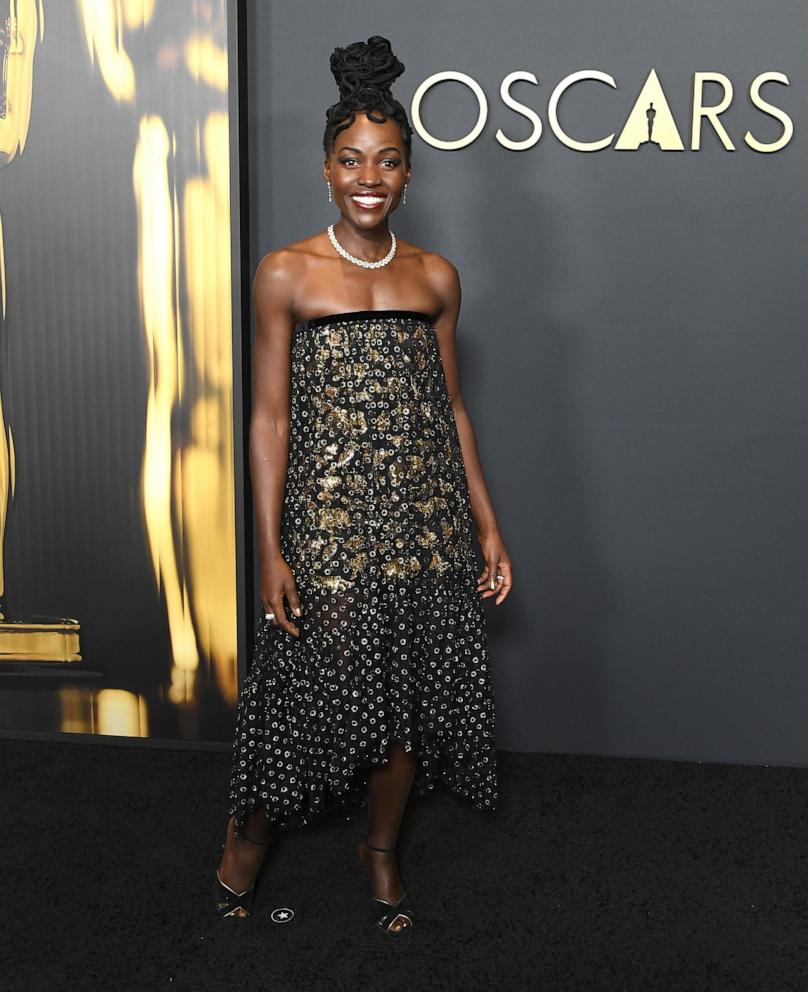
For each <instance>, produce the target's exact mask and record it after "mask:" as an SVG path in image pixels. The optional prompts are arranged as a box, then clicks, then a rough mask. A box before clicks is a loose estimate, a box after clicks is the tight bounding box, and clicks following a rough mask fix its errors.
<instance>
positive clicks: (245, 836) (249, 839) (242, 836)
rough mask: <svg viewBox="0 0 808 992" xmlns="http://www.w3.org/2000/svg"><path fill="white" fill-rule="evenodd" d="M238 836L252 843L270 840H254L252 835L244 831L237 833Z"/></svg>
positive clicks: (264, 842)
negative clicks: (249, 835)
mask: <svg viewBox="0 0 808 992" xmlns="http://www.w3.org/2000/svg"><path fill="white" fill-rule="evenodd" d="M236 836H237V837H241V839H242V840H248V841H249V842H250V843H251V844H269V841H268V840H253V839H252V837H248V836H247V834H246V833H244V832H242V833H240V834H236Z"/></svg>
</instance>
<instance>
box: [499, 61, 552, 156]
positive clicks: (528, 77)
mask: <svg viewBox="0 0 808 992" xmlns="http://www.w3.org/2000/svg"><path fill="white" fill-rule="evenodd" d="M521 81H524V82H527V83H533V85H534V86H538V85H539V81H538V79H536V77H535V76H534V75H533V73H532V72H525V71H524V70H521V69H517V70H516V71H515V72H510V73H508V75H507V76H506V77H505V78H504V79H503V80H502V85H501V86H500V88H499V95H500V99H501V100H502V102H503V103H504V104H505V106H506V107H510V108H511V110H515V111H516V112H517V113H518V114H522V115H523V116H524V117H527V119H528V120H529V121H531V123H532V124H533V130H532V131H531V133H530V134H529V135H528V137H527V138H524V139H523V140H522V141H514V140H513V139H512V138H509V137H507V136H506V134H505V132H504V131H503V130H502V128H497V133H496V134H495V135H494V137H495V138H496V139H497V141H498V142H499V143H500V144H501V145H502V146H503V147H505V148H510V150H511V151H512V152H522V151H524V150H525V149H526V148H532V147H533V145H535V144H536V142H537V141H538V140H539V138H540V137H541V130H542V123H541V117H539V115H538V114H537V113H536V111H535V110H531V108H530V107H526V106H525V104H524V103H520V102H519V101H518V100H514V98H513V97H512V96H511V93H510V90H511V84H512V83H515V82H521Z"/></svg>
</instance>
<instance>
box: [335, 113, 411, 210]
mask: <svg viewBox="0 0 808 992" xmlns="http://www.w3.org/2000/svg"><path fill="white" fill-rule="evenodd" d="M323 175H324V177H325V178H326V179H328V180H330V181H331V188H332V191H333V196H334V202H335V203H336V205H337V207H338V209H339V210H340V212H341V213H342V214H343V215H344V216H345V217H346V218H347V219H348V220H349V221H351V223H353V224H355V225H356V226H357V227H376V225H377V224H379V223H380V222H382V221H384V219H385V218H386V217H387V216H388V215H389V214H390V213H392V212H393V210H395V208H396V207H397V206H398V203H399V200H400V199H401V193H402V191H403V189H404V184H405V183H406V182H408V181H409V178H410V170H409V169H408V168H407V167H406V165H405V159H404V139H403V138H402V136H401V128H400V127H399V126H398V124H396V122H395V121H394V120H392V119H390V118H388V119H387V120H386V121H385V122H384V124H377V123H375V122H374V121H372V120H370V119H369V118H368V116H367V114H366V113H364V112H361V111H358V112H357V114H356V120H355V121H354V123H353V124H352V125H351V126H350V127H346V128H345V129H344V130H342V131H340V132H339V134H338V135H337V140H336V141H335V142H334V150H333V151H332V153H331V154H330V155H329V157H328V158H327V159H326V161H325V166H324V168H323ZM362 194H365V196H364V198H363V197H362Z"/></svg>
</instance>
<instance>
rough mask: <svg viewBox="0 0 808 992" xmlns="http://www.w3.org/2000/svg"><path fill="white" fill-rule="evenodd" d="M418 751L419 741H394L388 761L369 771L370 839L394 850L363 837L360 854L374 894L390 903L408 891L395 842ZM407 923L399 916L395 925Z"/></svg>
mask: <svg viewBox="0 0 808 992" xmlns="http://www.w3.org/2000/svg"><path fill="white" fill-rule="evenodd" d="M416 755H417V743H416V745H415V747H414V748H413V750H412V751H409V752H407V751H405V750H404V746H403V745H402V744H401V743H400V742H399V741H393V742H392V744H391V745H390V750H389V754H388V761H387V762H386V764H384V765H379V766H377V767H376V768H373V769H371V771H370V772H369V773H368V827H369V829H368V840H369V842H370V843H371V844H373V845H375V846H376V847H390V848H393V850H392V851H390V852H383V851H375V850H374V849H373V848H372V847H368V846H367V844H365V843H364V841H362V842H360V844H359V857H360V858H361V860H362V863H363V864H364V866H365V868H366V870H367V872H368V874H369V876H370V880H371V891H372V893H373V896H374V898H376V899H383V900H384V901H385V902H389V903H396V902H398V900H399V899H400V898H401V896H402V895H403V894H404V885H403V883H402V881H401V876H400V875H399V873H398V865H397V862H396V854H395V846H396V842H397V841H398V831H399V827H400V826H401V819H402V817H403V815H404V809H405V807H406V805H407V799H408V798H409V795H410V791H411V789H412V783H413V779H414V777H415V767H416V761H417V757H416ZM407 925H408V924H407V923H406V921H402V920H397V921H396V922H395V923H394V924H393V926H392V929H393V930H395V931H396V932H398V931H399V930H400V929H401V927H402V926H407Z"/></svg>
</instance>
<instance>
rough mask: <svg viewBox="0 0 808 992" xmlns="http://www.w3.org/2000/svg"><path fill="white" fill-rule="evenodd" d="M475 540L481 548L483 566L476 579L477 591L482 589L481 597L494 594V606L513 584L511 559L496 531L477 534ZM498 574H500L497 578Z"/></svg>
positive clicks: (501, 599) (484, 597) (504, 596)
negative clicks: (483, 560)
mask: <svg viewBox="0 0 808 992" xmlns="http://www.w3.org/2000/svg"><path fill="white" fill-rule="evenodd" d="M477 540H478V541H479V542H480V547H481V548H482V550H483V558H484V559H485V567H484V568H483V570H482V572H481V573H480V577H479V579H478V580H477V592H480V591H481V590H482V589H484V590H485V592H483V594H482V596H481V598H482V599H486V597H488V596H496V597H497V599H496V604H495V605H496V606H499V604H500V603H501V602H502V601H503V599H505V598H506V596H507V595H508V593H509V592H510V591H511V586H512V585H513V572H512V569H511V559H510V558H509V557H508V552H507V551H506V550H505V545H504V543H503V541H502V537H501V535H500V534H499V532H498V531H495V532H494V533H491V534H478V535H477ZM498 576H502V578H499V577H498Z"/></svg>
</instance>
